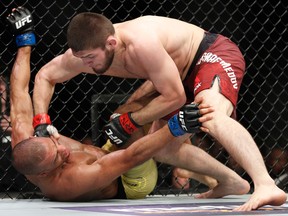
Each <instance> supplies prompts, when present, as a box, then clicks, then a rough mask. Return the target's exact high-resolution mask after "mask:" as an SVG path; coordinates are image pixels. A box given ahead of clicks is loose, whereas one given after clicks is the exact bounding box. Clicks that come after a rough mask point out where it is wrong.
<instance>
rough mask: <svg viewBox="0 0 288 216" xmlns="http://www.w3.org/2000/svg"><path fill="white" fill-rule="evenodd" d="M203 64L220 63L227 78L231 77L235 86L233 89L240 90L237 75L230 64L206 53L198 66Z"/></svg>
mask: <svg viewBox="0 0 288 216" xmlns="http://www.w3.org/2000/svg"><path fill="white" fill-rule="evenodd" d="M202 62H207V63H219V64H220V66H221V67H222V68H223V70H224V71H225V72H226V74H227V76H228V77H229V79H230V81H231V83H232V85H233V88H234V89H238V83H237V79H236V75H235V72H234V70H233V68H232V67H231V64H230V63H228V62H225V61H224V60H223V59H222V58H220V57H218V56H217V55H216V54H213V53H211V52H204V53H203V55H202V56H201V58H200V59H199V61H198V62H197V64H196V65H200V64H201V63H202Z"/></svg>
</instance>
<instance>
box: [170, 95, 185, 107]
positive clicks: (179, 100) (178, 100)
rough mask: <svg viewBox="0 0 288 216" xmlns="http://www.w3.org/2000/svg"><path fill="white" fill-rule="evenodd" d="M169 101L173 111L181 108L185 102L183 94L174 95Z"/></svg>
mask: <svg viewBox="0 0 288 216" xmlns="http://www.w3.org/2000/svg"><path fill="white" fill-rule="evenodd" d="M170 101H172V103H173V105H174V106H175V109H178V108H180V107H182V106H183V105H184V104H185V103H186V101H187V98H186V94H185V92H184V93H183V94H182V93H181V94H175V96H173V98H171V99H170Z"/></svg>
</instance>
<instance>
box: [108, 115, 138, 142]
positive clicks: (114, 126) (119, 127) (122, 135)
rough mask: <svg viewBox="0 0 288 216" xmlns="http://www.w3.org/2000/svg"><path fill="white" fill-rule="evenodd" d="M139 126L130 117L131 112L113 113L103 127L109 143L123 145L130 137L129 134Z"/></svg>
mask: <svg viewBox="0 0 288 216" xmlns="http://www.w3.org/2000/svg"><path fill="white" fill-rule="evenodd" d="M139 127H141V126H140V125H138V124H137V123H136V122H135V121H134V120H133V119H132V117H131V112H128V113H124V114H122V115H120V114H113V115H112V116H111V120H110V122H109V123H108V124H106V125H105V126H104V128H103V130H104V132H105V134H106V135H107V137H108V138H109V139H110V141H111V143H112V144H114V145H117V146H118V147H120V146H123V145H124V144H125V143H126V142H127V140H128V139H129V138H130V137H131V134H132V133H133V132H134V131H136V130H138V128H139Z"/></svg>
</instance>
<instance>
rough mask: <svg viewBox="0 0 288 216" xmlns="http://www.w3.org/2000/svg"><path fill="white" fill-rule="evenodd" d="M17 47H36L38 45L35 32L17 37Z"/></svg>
mask: <svg viewBox="0 0 288 216" xmlns="http://www.w3.org/2000/svg"><path fill="white" fill-rule="evenodd" d="M15 40H16V45H17V47H23V46H34V45H35V44H36V36H35V34H34V32H32V31H30V32H25V33H23V34H19V35H17V36H15Z"/></svg>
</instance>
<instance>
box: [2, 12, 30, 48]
mask: <svg viewBox="0 0 288 216" xmlns="http://www.w3.org/2000/svg"><path fill="white" fill-rule="evenodd" d="M7 22H8V25H9V27H10V29H11V32H12V33H13V35H14V36H15V39H16V45H17V47H23V46H34V45H35V44H36V37H35V34H34V20H33V17H32V15H31V13H30V11H29V10H28V9H27V8H24V7H17V8H16V9H14V10H13V11H12V13H11V14H9V15H8V16H7Z"/></svg>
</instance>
